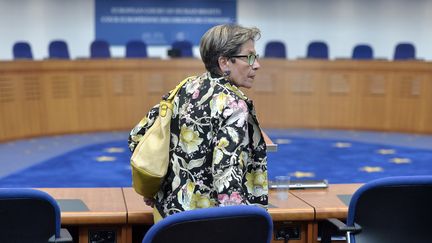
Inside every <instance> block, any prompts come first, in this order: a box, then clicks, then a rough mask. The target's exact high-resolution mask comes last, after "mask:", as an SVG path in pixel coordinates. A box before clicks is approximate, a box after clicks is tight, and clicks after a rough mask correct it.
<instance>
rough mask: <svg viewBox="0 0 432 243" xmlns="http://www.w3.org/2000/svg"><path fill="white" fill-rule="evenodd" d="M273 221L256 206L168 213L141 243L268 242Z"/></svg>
mask: <svg viewBox="0 0 432 243" xmlns="http://www.w3.org/2000/svg"><path fill="white" fill-rule="evenodd" d="M272 230H273V222H272V219H271V217H270V215H269V213H268V212H267V211H266V210H264V209H262V208H259V207H257V206H246V205H241V206H227V207H214V208H205V209H195V210H191V211H185V212H180V213H176V214H174V215H171V216H168V217H166V218H164V219H162V220H161V221H159V222H158V223H156V224H155V225H153V226H152V227H151V228H150V229H149V231H147V233H146V235H145V236H144V239H143V241H142V242H143V243H166V242H188V243H202V242H206V243H221V242H224V243H242V242H247V243H269V242H270V240H271V236H272Z"/></svg>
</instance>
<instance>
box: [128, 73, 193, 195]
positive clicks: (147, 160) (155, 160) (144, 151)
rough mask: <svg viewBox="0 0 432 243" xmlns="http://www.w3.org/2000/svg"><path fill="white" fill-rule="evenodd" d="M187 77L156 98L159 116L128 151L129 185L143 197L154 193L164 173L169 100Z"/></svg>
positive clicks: (166, 162)
mask: <svg viewBox="0 0 432 243" xmlns="http://www.w3.org/2000/svg"><path fill="white" fill-rule="evenodd" d="M189 79H190V78H186V79H184V80H183V81H182V82H180V83H179V84H178V85H177V87H176V88H175V89H173V90H172V91H171V92H170V95H169V96H168V98H167V99H166V100H162V101H161V102H160V105H159V116H158V117H157V118H156V120H155V121H154V123H153V125H152V126H151V127H150V128H149V129H148V130H147V132H146V133H145V134H144V136H143V137H142V138H141V140H140V141H139V143H138V145H137V147H136V148H135V150H134V152H133V154H132V157H131V167H132V185H133V188H134V189H135V191H136V192H137V193H139V194H141V195H143V196H144V197H147V198H151V197H154V195H155V194H156V193H157V192H158V191H159V188H160V185H161V183H162V179H163V178H164V177H165V175H166V173H167V169H168V163H169V147H170V135H171V134H170V123H171V117H172V112H173V100H174V97H175V96H176V95H177V92H178V91H179V90H180V88H181V87H182V86H183V85H184V84H185V83H186V82H187V81H188V80H189Z"/></svg>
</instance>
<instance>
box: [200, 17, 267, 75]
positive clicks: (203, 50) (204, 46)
mask: <svg viewBox="0 0 432 243" xmlns="http://www.w3.org/2000/svg"><path fill="white" fill-rule="evenodd" d="M260 37H261V31H260V30H259V29H258V28H256V27H252V28H246V27H242V26H240V25H237V24H223V25H216V26H214V27H212V28H211V29H209V30H208V31H207V32H206V33H205V34H204V35H203V37H202V38H201V42H200V54H201V59H202V61H203V62H204V65H205V67H206V69H207V71H209V72H210V73H214V74H221V70H220V68H219V63H218V59H219V57H231V56H235V55H236V54H238V53H239V52H240V48H241V46H242V45H243V44H244V43H246V42H247V41H249V40H253V41H255V40H258V39H259V38H260Z"/></svg>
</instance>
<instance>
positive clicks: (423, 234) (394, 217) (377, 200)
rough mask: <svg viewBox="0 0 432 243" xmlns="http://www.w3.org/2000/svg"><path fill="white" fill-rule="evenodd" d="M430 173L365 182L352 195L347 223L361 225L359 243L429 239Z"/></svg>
mask: <svg viewBox="0 0 432 243" xmlns="http://www.w3.org/2000/svg"><path fill="white" fill-rule="evenodd" d="M431 205H432V176H402V177H390V178H384V179H378V180H374V181H371V182H369V183H366V184H365V185H363V186H362V187H360V188H359V189H358V190H357V191H356V192H355V193H354V195H353V197H352V199H351V202H350V205H349V208H348V217H347V225H348V226H353V225H354V223H356V224H358V225H360V226H361V227H362V230H361V232H359V233H357V234H355V235H352V236H351V237H350V240H351V242H358V243H365V242H367V243H378V242H379V243H390V242H391V243H399V242H400V243H402V242H429V241H430V232H429V230H430V229H431V225H432V224H431V218H430V217H431V216H432V206H431Z"/></svg>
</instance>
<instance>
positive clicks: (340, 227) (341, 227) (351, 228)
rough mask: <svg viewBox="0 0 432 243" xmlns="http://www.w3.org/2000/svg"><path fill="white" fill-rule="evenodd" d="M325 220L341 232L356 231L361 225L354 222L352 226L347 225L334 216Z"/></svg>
mask: <svg viewBox="0 0 432 243" xmlns="http://www.w3.org/2000/svg"><path fill="white" fill-rule="evenodd" d="M327 221H328V222H330V223H331V224H333V225H334V226H336V227H337V229H338V230H339V231H343V232H351V233H358V232H360V231H361V229H362V228H361V226H360V225H358V224H356V223H354V226H348V225H346V224H345V223H343V222H342V221H340V220H339V219H335V218H330V219H327Z"/></svg>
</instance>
